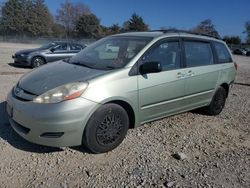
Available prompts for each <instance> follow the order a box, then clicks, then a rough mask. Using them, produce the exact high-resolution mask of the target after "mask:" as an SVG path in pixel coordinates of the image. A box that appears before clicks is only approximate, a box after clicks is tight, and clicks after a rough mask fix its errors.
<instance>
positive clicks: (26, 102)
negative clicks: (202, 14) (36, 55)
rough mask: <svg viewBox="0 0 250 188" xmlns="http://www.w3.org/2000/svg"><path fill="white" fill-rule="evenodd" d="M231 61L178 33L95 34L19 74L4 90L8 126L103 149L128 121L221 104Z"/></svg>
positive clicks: (218, 44)
mask: <svg viewBox="0 0 250 188" xmlns="http://www.w3.org/2000/svg"><path fill="white" fill-rule="evenodd" d="M236 71H237V64H236V63H235V62H234V61H233V59H232V55H231V52H230V50H229V49H228V47H227V45H226V44H225V43H224V42H223V41H221V40H218V39H215V38H212V37H208V36H202V35H198V34H190V33H186V32H177V31H175V32H166V31H152V32H134V33H124V34H118V35H113V36H109V37H106V38H103V39H101V40H99V41H97V42H95V43H93V44H91V45H90V46H88V47H86V48H85V49H83V50H82V51H81V52H80V53H78V54H77V55H75V56H73V57H72V58H70V59H66V60H63V61H58V62H55V63H52V64H47V65H44V66H42V67H39V68H37V69H35V70H33V71H31V72H30V73H28V74H26V75H24V76H23V77H22V78H21V79H20V80H19V82H18V83H17V84H16V86H15V87H14V88H13V89H12V91H11V92H10V93H9V94H8V97H7V107H6V108H7V112H8V115H9V121H10V124H11V126H12V127H13V129H14V130H15V131H16V132H17V133H18V134H19V135H21V136H22V137H23V138H25V139H26V140H28V141H30V142H33V143H37V144H41V145H46V146H53V147H64V146H78V145H85V146H86V147H87V148H88V149H89V150H90V151H91V152H93V153H103V152H108V151H110V150H112V149H114V148H116V147H117V146H118V145H119V144H120V143H121V142H122V141H123V139H124V138H125V136H126V133H127V131H128V129H129V128H135V127H138V126H140V125H141V124H144V123H147V122H150V121H153V120H157V119H160V118H164V117H167V116H170V115H174V114H177V113H181V112H186V111H190V110H193V109H197V108H202V109H203V110H205V111H206V112H207V113H208V114H209V115H217V114H219V113H220V112H221V111H222V109H223V108H224V105H225V101H226V99H227V97H228V93H229V89H230V86H231V85H232V84H233V82H234V79H235V75H236Z"/></svg>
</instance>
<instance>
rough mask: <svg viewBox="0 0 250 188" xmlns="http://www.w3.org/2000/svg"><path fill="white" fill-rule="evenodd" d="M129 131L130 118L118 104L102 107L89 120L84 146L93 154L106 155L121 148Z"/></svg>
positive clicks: (84, 136) (84, 135)
mask: <svg viewBox="0 0 250 188" xmlns="http://www.w3.org/2000/svg"><path fill="white" fill-rule="evenodd" d="M128 129H129V117H128V114H127V112H126V111H125V109H124V108H122V107H121V106H119V105H117V104H113V103H110V104H105V105H103V106H101V107H100V108H99V109H98V110H97V111H96V112H95V113H94V114H93V115H92V116H91V118H90V119H89V121H88V123H87V125H86V127H85V131H84V134H83V145H85V146H86V147H87V148H88V149H89V150H90V151H91V152H93V153H105V152H108V151H111V150H113V149H114V148H116V147H117V146H119V145H120V144H121V143H122V141H123V140H124V138H125V136H126V134H127V131H128Z"/></svg>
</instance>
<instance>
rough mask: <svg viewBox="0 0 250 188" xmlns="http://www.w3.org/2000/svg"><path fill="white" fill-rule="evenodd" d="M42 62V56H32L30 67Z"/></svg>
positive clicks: (35, 66) (37, 65)
mask: <svg viewBox="0 0 250 188" xmlns="http://www.w3.org/2000/svg"><path fill="white" fill-rule="evenodd" d="M43 64H45V61H44V59H43V58H42V57H34V58H33V59H32V62H31V66H32V68H37V67H40V66H41V65H43Z"/></svg>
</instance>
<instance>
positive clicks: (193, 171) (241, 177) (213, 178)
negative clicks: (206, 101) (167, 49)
mask: <svg viewBox="0 0 250 188" xmlns="http://www.w3.org/2000/svg"><path fill="white" fill-rule="evenodd" d="M31 47H33V46H31V45H21V44H10V43H9V44H8V43H0V161H1V162H0V187H10V188H14V187H19V188H20V187H53V188H54V187H55V188H56V187H225V188H228V187H250V125H249V122H250V87H249V86H247V84H250V58H247V57H240V56H236V57H235V60H236V61H237V62H238V65H239V71H238V76H237V80H236V82H237V84H235V85H234V87H233V88H232V90H231V93H230V95H229V98H228V100H227V103H226V108H225V109H224V111H223V112H222V113H221V114H220V115H219V116H216V117H210V116H206V115H202V114H199V113H198V112H188V113H183V114H180V115H176V116H173V117H170V118H165V119H162V120H160V121H155V122H152V123H148V124H145V125H144V126H142V127H140V128H137V129H135V130H130V131H129V133H128V135H127V137H126V139H125V140H124V142H123V143H122V144H121V146H120V147H119V148H117V149H115V150H114V151H112V152H109V153H106V154H101V155H93V154H88V153H86V151H85V150H84V148H81V147H74V148H49V147H43V146H38V145H35V144H31V143H29V142H27V141H25V140H23V139H22V138H20V137H19V136H18V135H17V134H16V133H15V132H14V131H13V130H12V129H11V127H10V125H9V124H8V121H7V119H6V114H5V111H4V104H5V98H6V95H7V92H8V91H9V90H10V89H11V87H12V86H13V85H14V84H15V83H16V82H17V80H18V79H19V78H20V77H21V76H22V74H23V73H24V72H27V71H30V69H24V68H15V67H12V66H10V65H8V63H11V61H12V60H11V55H12V53H14V52H15V51H16V50H18V49H22V48H31ZM175 154H179V155H180V154H181V155H182V156H181V157H184V158H185V160H178V159H176V158H175V157H174V155H175Z"/></svg>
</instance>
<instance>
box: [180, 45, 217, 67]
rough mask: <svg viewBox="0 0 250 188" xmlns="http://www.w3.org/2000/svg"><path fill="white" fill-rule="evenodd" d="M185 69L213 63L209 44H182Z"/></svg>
mask: <svg viewBox="0 0 250 188" xmlns="http://www.w3.org/2000/svg"><path fill="white" fill-rule="evenodd" d="M184 46H185V54H186V64H187V67H196V66H203V65H211V64H213V63H214V59H213V52H212V49H211V45H210V43H206V42H193V41H192V42H191V41H190V42H189V41H186V42H184Z"/></svg>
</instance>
